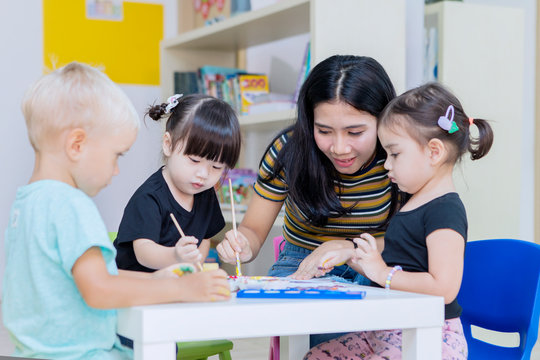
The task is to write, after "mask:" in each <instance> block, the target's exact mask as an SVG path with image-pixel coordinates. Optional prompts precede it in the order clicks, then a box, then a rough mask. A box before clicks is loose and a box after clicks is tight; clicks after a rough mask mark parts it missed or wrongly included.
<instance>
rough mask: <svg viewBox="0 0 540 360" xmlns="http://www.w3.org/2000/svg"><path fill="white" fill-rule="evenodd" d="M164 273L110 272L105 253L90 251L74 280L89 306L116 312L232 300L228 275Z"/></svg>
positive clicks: (79, 261)
mask: <svg viewBox="0 0 540 360" xmlns="http://www.w3.org/2000/svg"><path fill="white" fill-rule="evenodd" d="M166 271H169V272H171V274H172V269H169V268H167V269H163V270H161V271H158V272H156V273H153V274H140V276H139V274H137V273H136V272H124V271H122V272H119V275H111V274H109V272H108V271H107V267H106V264H105V260H104V259H103V255H102V253H101V250H100V249H99V248H97V247H92V248H90V249H88V250H87V251H86V252H85V253H84V254H83V255H81V256H80V257H79V258H78V259H77V261H76V262H75V264H74V265H73V268H72V274H73V278H74V280H75V283H76V285H77V288H78V289H79V291H80V293H81V295H82V297H83V299H84V301H85V302H86V303H87V304H88V306H91V307H94V308H99V309H112V308H120V307H128V306H135V305H146V304H157V303H167V302H175V301H220V300H226V299H228V298H229V297H230V290H229V283H228V281H227V274H226V273H225V272H224V271H223V270H215V271H205V272H200V273H194V274H190V275H185V276H182V277H178V276H176V275H174V276H172V275H171V276H166V275H167V274H165V272H166Z"/></svg>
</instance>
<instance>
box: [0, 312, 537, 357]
mask: <svg viewBox="0 0 540 360" xmlns="http://www.w3.org/2000/svg"><path fill="white" fill-rule="evenodd" d="M0 320H1V312H0ZM233 343H234V348H233V350H232V351H231V357H232V358H233V360H267V359H268V351H269V346H270V338H267V337H265V338H253V339H239V340H233ZM13 349H14V346H13V344H12V343H11V341H10V340H9V336H8V334H7V331H6V329H5V328H4V326H3V325H2V326H0V358H1V357H2V355H10V354H12V352H13ZM218 359H219V358H218V356H217V355H216V356H212V357H210V358H209V360H218ZM531 360H540V344H539V343H538V342H537V344H536V346H535V348H534V349H533V353H532V356H531Z"/></svg>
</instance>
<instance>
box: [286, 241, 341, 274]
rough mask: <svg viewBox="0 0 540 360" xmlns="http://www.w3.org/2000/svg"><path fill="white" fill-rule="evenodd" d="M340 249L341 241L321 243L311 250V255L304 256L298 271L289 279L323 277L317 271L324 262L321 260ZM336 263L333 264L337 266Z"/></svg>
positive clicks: (319, 271)
mask: <svg viewBox="0 0 540 360" xmlns="http://www.w3.org/2000/svg"><path fill="white" fill-rule="evenodd" d="M348 248H349V251H351V252H352V249H351V248H350V246H349V247H348ZM342 249H343V245H342V242H341V241H336V240H332V241H327V242H324V243H322V244H321V245H320V246H319V247H317V248H316V249H315V250H313V251H312V252H311V254H309V255H308V256H306V257H305V258H304V260H302V262H301V263H300V265H299V266H298V270H296V272H295V273H294V274H292V275H290V277H291V278H293V279H298V280H308V279H311V278H313V277H315V276H322V275H324V274H323V273H321V270H320V269H319V268H320V267H321V265H322V263H323V261H324V259H323V258H324V257H325V256H326V254H327V253H330V252H333V251H340V250H342ZM338 263H339V262H336V263H335V264H336V265H337V264H338ZM334 266H335V265H334ZM330 270H332V269H330ZM330 270H328V271H330ZM328 271H327V272H328ZM325 273H326V272H325Z"/></svg>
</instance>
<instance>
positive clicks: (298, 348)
mask: <svg viewBox="0 0 540 360" xmlns="http://www.w3.org/2000/svg"><path fill="white" fill-rule="evenodd" d="M281 338H282V339H283V336H282V337H281ZM308 351H309V335H295V336H289V360H299V359H303V358H304V355H306V353H307V352H308Z"/></svg>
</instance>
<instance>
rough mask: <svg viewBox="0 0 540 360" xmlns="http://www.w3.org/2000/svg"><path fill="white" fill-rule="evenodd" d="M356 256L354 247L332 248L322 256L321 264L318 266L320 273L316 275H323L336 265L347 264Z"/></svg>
mask: <svg viewBox="0 0 540 360" xmlns="http://www.w3.org/2000/svg"><path fill="white" fill-rule="evenodd" d="M354 256H355V251H354V249H340V250H332V251H329V252H327V253H325V254H324V255H323V256H322V257H321V258H320V260H319V261H320V264H319V266H318V270H319V271H318V273H317V274H316V275H315V277H321V276H324V275H326V274H327V273H329V272H330V271H332V269H333V268H334V266H340V265H343V264H345V263H346V262H347V261H349V260H350V259H351V258H353V257H354Z"/></svg>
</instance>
